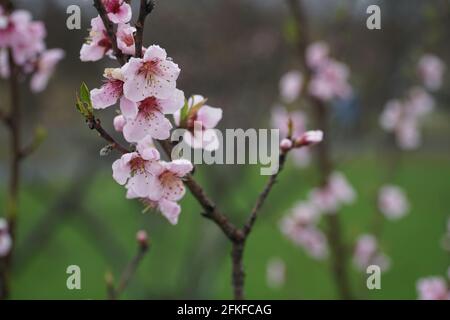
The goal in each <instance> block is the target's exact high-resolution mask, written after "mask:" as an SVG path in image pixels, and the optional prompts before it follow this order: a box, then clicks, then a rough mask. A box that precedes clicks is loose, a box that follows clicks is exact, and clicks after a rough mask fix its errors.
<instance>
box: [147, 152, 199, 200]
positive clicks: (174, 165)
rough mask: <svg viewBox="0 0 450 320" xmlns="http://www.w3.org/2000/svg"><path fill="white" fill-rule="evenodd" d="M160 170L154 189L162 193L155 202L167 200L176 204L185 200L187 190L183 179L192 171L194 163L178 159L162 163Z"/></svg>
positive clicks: (157, 173) (156, 174)
mask: <svg viewBox="0 0 450 320" xmlns="http://www.w3.org/2000/svg"><path fill="white" fill-rule="evenodd" d="M158 169H159V171H157V172H156V173H155V176H156V177H157V180H155V181H154V183H155V184H154V187H155V189H158V190H159V191H160V192H159V197H158V198H157V199H155V200H161V199H166V200H168V201H175V202H176V201H179V200H180V199H181V198H183V196H184V193H185V188H184V184H183V180H182V178H183V177H184V176H185V175H187V174H188V173H189V172H191V171H192V169H193V166H192V163H191V162H190V161H188V160H185V159H178V160H173V161H171V162H161V166H160V167H159V168H158Z"/></svg>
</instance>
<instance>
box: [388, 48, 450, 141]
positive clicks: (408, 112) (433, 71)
mask: <svg viewBox="0 0 450 320" xmlns="http://www.w3.org/2000/svg"><path fill="white" fill-rule="evenodd" d="M417 69H418V74H419V76H420V80H421V82H422V84H423V86H414V87H412V88H410V89H409V90H408V92H407V94H406V97H405V98H404V99H392V100H390V101H388V102H387V103H386V105H385V107H384V110H383V112H382V114H381V116H380V119H379V122H380V126H381V127H382V128H383V129H384V130H385V131H386V132H390V133H393V134H394V136H395V139H396V143H397V145H398V146H399V147H400V148H401V149H404V150H413V149H417V148H418V147H419V146H420V144H421V140H422V138H421V132H420V125H421V123H422V122H423V119H424V117H425V116H426V115H428V114H429V113H430V112H431V111H432V110H433V109H434V106H435V101H434V99H433V97H432V96H431V95H430V93H429V91H435V90H438V89H439V88H440V87H441V85H442V78H443V74H444V71H445V65H444V63H443V62H442V61H441V60H440V59H439V58H438V57H436V56H434V55H430V54H426V55H424V56H423V57H422V58H421V59H420V61H419V64H418V68H417Z"/></svg>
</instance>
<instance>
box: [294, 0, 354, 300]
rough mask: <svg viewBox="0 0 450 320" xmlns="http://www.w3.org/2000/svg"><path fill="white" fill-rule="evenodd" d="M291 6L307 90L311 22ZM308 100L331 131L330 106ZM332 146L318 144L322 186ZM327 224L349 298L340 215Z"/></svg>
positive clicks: (297, 5) (336, 269)
mask: <svg viewBox="0 0 450 320" xmlns="http://www.w3.org/2000/svg"><path fill="white" fill-rule="evenodd" d="M288 4H289V6H290V8H291V13H292V15H293V17H294V20H295V22H296V24H297V30H298V34H299V39H298V43H297V46H298V54H299V57H300V59H299V61H300V63H301V65H302V67H303V70H304V72H305V78H306V80H305V82H306V83H305V85H304V86H303V88H304V90H305V89H306V88H307V87H308V85H307V83H308V82H309V80H310V79H311V76H312V74H313V70H311V69H310V68H309V67H308V65H307V63H306V58H305V50H306V48H307V46H308V44H309V38H308V36H309V34H308V32H307V31H308V23H307V21H306V16H305V14H304V11H303V7H302V5H301V1H300V0H288ZM305 91H306V90H305ZM306 97H307V98H308V100H309V101H310V103H311V104H312V105H313V109H314V112H315V118H316V122H317V128H319V129H320V130H322V131H323V132H329V131H328V110H327V106H326V105H325V104H324V103H323V102H322V101H320V100H319V99H317V98H315V97H313V96H311V95H309V94H306ZM329 143H330V135H328V136H327V139H326V140H324V141H322V142H321V143H320V144H319V145H318V149H317V154H316V156H317V160H318V167H319V171H320V174H321V182H320V184H321V186H325V185H326V184H327V183H328V177H329V175H330V173H331V172H332V170H333V164H332V162H331V157H330V154H329ZM327 225H328V228H327V239H328V243H329V245H330V248H331V254H332V270H333V274H334V278H335V281H336V284H337V287H338V290H339V293H340V296H341V298H343V299H350V298H351V297H352V295H351V291H350V285H349V279H348V275H347V268H346V262H347V250H346V248H345V246H344V243H343V240H342V235H341V226H340V221H339V217H338V215H337V214H331V215H327Z"/></svg>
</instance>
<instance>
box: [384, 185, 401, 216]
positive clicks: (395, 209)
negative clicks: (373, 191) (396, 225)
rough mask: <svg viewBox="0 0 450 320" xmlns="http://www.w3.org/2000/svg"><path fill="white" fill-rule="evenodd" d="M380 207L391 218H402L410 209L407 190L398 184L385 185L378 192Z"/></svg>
mask: <svg viewBox="0 0 450 320" xmlns="http://www.w3.org/2000/svg"><path fill="white" fill-rule="evenodd" d="M378 208H379V209H380V211H381V212H382V213H383V214H384V215H385V216H386V217H387V218H389V219H400V218H401V217H403V216H404V215H405V214H406V213H407V212H408V210H409V202H408V199H407V198H406V195H405V192H404V191H403V190H402V189H401V188H400V187H398V186H394V185H385V186H383V187H381V189H380V191H379V193H378Z"/></svg>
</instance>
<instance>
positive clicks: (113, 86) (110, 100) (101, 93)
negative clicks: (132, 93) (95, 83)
mask: <svg viewBox="0 0 450 320" xmlns="http://www.w3.org/2000/svg"><path fill="white" fill-rule="evenodd" d="M121 95H122V89H121V88H120V87H119V86H118V85H117V81H108V82H106V83H105V84H104V85H103V86H101V87H100V89H92V90H91V100H92V106H93V107H94V109H104V108H107V107H109V106H112V105H113V104H115V103H116V102H117V100H118V99H119V98H120V96H121Z"/></svg>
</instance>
